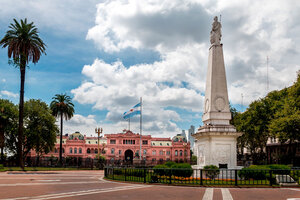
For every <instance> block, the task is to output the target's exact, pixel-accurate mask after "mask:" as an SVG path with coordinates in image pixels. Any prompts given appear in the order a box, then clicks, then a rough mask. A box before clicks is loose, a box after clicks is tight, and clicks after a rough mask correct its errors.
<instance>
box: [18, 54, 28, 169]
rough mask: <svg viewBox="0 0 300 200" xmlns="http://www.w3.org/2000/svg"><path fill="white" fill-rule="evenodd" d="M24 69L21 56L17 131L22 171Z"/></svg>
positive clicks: (24, 65)
mask: <svg viewBox="0 0 300 200" xmlns="http://www.w3.org/2000/svg"><path fill="white" fill-rule="evenodd" d="M25 69H26V60H25V57H24V56H21V63H20V72H21V89H20V104H19V130H18V133H19V134H18V157H19V166H20V167H21V168H22V169H24V161H23V145H22V142H23V131H24V130H23V115H24V84H25Z"/></svg>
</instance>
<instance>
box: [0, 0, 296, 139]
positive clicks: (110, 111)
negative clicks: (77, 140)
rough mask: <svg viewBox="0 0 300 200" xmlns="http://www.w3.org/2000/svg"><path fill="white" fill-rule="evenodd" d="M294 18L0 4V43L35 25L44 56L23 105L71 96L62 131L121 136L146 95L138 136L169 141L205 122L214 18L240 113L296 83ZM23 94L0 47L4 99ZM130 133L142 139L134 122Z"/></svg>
mask: <svg viewBox="0 0 300 200" xmlns="http://www.w3.org/2000/svg"><path fill="white" fill-rule="evenodd" d="M299 10H300V1H297V0H286V1H282V0H259V1H258V0H257V1H253V0H226V1H225V0H149V1H144V0H116V1H99V0H97V1H96V0H84V1H79V0H41V1H36V0H27V1H24V0H0V37H1V38H3V36H4V35H5V33H6V31H7V30H8V26H9V25H10V23H12V22H13V19H14V18H15V19H17V20H20V19H24V18H27V20H28V21H29V22H34V24H35V25H36V27H37V28H38V30H39V36H40V38H41V39H42V40H43V41H44V42H45V43H46V45H47V49H46V54H47V55H42V57H41V59H40V61H39V62H38V63H37V64H36V65H34V64H32V63H30V64H29V68H28V69H27V71H26V81H25V100H29V99H41V100H42V101H45V102H46V103H48V104H50V102H51V101H52V97H53V96H54V95H55V94H64V93H66V94H67V95H70V96H71V97H72V99H73V103H74V104H75V114H74V116H73V118H72V119H71V120H69V121H67V122H65V123H64V133H73V132H75V131H80V132H81V133H83V134H84V135H87V136H91V135H94V136H95V132H94V129H95V127H102V128H103V133H104V134H109V133H119V132H122V130H123V129H128V122H127V121H125V120H123V118H122V115H123V113H124V112H125V111H128V110H129V109H130V108H131V107H132V106H134V105H135V104H137V103H138V102H139V100H140V97H142V98H143V134H151V135H152V136H154V137H172V136H174V135H176V134H178V133H181V130H183V129H184V130H187V129H188V128H189V127H190V125H194V126H195V127H196V128H198V127H199V125H201V124H202V120H201V117H202V114H203V101H204V95H205V93H204V91H205V81H206V70H207V62H208V50H209V47H210V42H209V32H210V30H211V24H212V22H213V17H214V16H220V15H221V23H222V41H221V42H222V43H223V51H224V52H223V53H224V60H225V68H226V76H227V87H228V95H229V101H230V103H231V105H233V107H235V108H236V109H238V110H239V111H245V109H246V108H247V106H248V105H249V104H250V103H251V102H252V101H254V100H257V99H259V98H262V97H264V96H265V95H266V94H267V93H268V92H270V91H272V90H280V89H282V88H284V87H288V86H290V85H292V84H293V82H294V81H295V80H296V75H297V71H298V70H299V69H300V63H299V52H300V45H298V44H299V43H300V23H299V19H300V12H299ZM267 57H268V62H267ZM267 82H268V83H269V84H267ZM19 90H20V72H19V70H18V69H17V68H15V67H14V66H11V65H9V64H8V57H7V48H4V49H3V48H1V49H0V98H4V99H9V100H11V101H12V102H14V103H16V104H17V103H18V101H19ZM130 127H131V130H132V131H133V132H140V130H139V117H138V116H136V117H134V118H132V120H131V125H130Z"/></svg>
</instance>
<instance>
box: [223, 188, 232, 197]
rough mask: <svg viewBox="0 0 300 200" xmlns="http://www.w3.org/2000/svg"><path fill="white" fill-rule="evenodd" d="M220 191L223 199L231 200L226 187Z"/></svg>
mask: <svg viewBox="0 0 300 200" xmlns="http://www.w3.org/2000/svg"><path fill="white" fill-rule="evenodd" d="M221 192H222V196H223V200H233V198H232V196H231V194H230V192H229V190H228V189H225V188H222V189H221Z"/></svg>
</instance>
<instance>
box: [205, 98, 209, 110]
mask: <svg viewBox="0 0 300 200" xmlns="http://www.w3.org/2000/svg"><path fill="white" fill-rule="evenodd" d="M208 109H209V99H206V101H205V112H206V113H207V112H208Z"/></svg>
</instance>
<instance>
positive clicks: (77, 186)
mask: <svg viewBox="0 0 300 200" xmlns="http://www.w3.org/2000/svg"><path fill="white" fill-rule="evenodd" d="M0 199H1V200H2V199H9V200H12V199H16V200H24V199H26V200H27V199H34V200H40V199H68V200H69V199H70V200H72V199H76V200H79V199H80V200H81V199H82V200H93V199H101V200H106V199H107V200H108V199H109V200H122V199H126V200H128V199H131V200H152V199H153V200H160V199H164V200H177V199H178V200H181V199H182V200H189V199H193V200H196V199H197V200H198V199H199V200H222V199H223V200H256V199H266V200H283V199H284V200H287V199H288V200H300V188H208V187H181V186H162V185H148V184H129V183H119V182H111V181H106V180H103V171H95V170H94V171H59V172H36V173H34V172H27V173H24V172H5V173H0Z"/></svg>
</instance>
